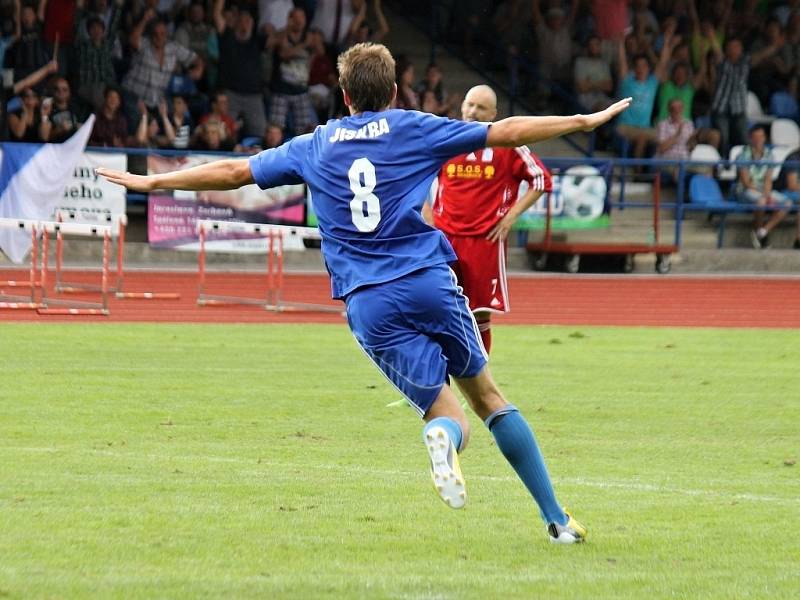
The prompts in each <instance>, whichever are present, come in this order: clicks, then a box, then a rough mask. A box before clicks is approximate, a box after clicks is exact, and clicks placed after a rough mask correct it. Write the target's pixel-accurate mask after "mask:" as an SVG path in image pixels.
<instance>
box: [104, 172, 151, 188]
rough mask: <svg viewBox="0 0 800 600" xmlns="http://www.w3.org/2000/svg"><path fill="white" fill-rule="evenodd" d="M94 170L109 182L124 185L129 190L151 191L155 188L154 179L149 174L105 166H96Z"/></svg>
mask: <svg viewBox="0 0 800 600" xmlns="http://www.w3.org/2000/svg"><path fill="white" fill-rule="evenodd" d="M95 172H96V173H97V174H98V175H100V176H101V177H105V178H106V179H108V181H110V182H111V183H116V184H117V185H121V186H124V187H126V188H128V189H129V190H134V191H137V192H151V191H153V190H154V189H155V181H154V179H153V177H151V176H149V175H134V174H133V173H127V172H125V171H115V170H114V169H106V168H105V167H97V168H96V169H95Z"/></svg>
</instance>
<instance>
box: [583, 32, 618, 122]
mask: <svg viewBox="0 0 800 600" xmlns="http://www.w3.org/2000/svg"><path fill="white" fill-rule="evenodd" d="M613 89H614V81H613V79H612V78H611V66H610V65H609V63H608V61H606V60H605V59H604V58H603V56H602V46H601V40H600V38H599V37H598V36H597V35H591V36H590V37H589V40H588V42H587V44H586V56H580V57H578V59H577V60H576V61H575V91H576V92H577V93H578V101H579V102H580V103H581V105H582V106H583V107H585V108H586V110H587V112H595V111H597V110H602V109H603V108H605V107H606V106H608V105H609V104H611V103H612V100H611V96H610V94H611V92H612V91H613Z"/></svg>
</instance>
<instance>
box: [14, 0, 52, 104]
mask: <svg viewBox="0 0 800 600" xmlns="http://www.w3.org/2000/svg"><path fill="white" fill-rule="evenodd" d="M42 16H43V15H42ZM19 31H20V35H19V39H18V40H17V42H16V44H14V46H13V48H12V49H11V58H12V61H13V66H14V80H15V81H19V80H20V79H24V78H25V77H27V76H28V75H30V74H31V73H33V72H34V71H36V70H37V69H39V68H40V67H43V66H44V65H46V64H47V63H48V61H49V60H50V55H49V54H48V52H47V50H46V49H45V44H44V38H43V37H42V21H41V17H39V16H37V14H36V11H35V10H34V8H33V6H31V5H29V4H23V5H22V9H21V10H20V30H19ZM37 96H38V95H37Z"/></svg>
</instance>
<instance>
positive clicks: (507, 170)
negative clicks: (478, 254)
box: [432, 146, 552, 236]
mask: <svg viewBox="0 0 800 600" xmlns="http://www.w3.org/2000/svg"><path fill="white" fill-rule="evenodd" d="M522 181H527V182H528V185H529V186H530V189H534V190H538V191H541V192H549V191H550V190H551V189H552V180H551V178H550V172H549V171H548V170H547V169H546V168H545V166H544V165H543V164H542V162H541V161H540V160H539V159H538V158H537V157H536V156H535V155H534V154H533V153H532V152H531V151H530V150H528V148H527V147H525V146H521V147H519V148H484V149H483V150H477V151H475V152H470V153H469V154H462V155H460V156H456V157H455V158H452V159H450V160H449V161H447V162H446V163H445V164H444V165H443V166H442V170H441V171H439V188H438V190H437V191H436V197H435V198H434V200H433V205H432V210H433V224H434V225H435V226H436V227H437V229H441V230H442V231H444V232H445V233H446V234H448V235H470V236H483V235H486V234H487V233H489V231H490V230H491V229H492V227H494V226H495V225H496V224H497V222H498V221H499V220H500V219H502V218H503V217H504V216H505V214H506V213H507V212H508V210H509V209H510V208H511V206H513V204H514V203H515V202H516V201H517V193H518V190H519V184H520V183H521V182H522Z"/></svg>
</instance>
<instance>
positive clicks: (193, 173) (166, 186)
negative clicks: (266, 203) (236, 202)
mask: <svg viewBox="0 0 800 600" xmlns="http://www.w3.org/2000/svg"><path fill="white" fill-rule="evenodd" d="M97 174H98V175H101V176H102V177H105V178H106V179H108V180H109V181H110V182H111V183H116V184H118V185H122V186H125V187H126V188H128V189H129V190H136V191H137V192H152V191H153V190H189V191H200V190H232V189H236V188H239V187H242V186H243V185H247V184H249V183H253V174H252V173H251V172H250V163H249V161H248V159H246V158H232V159H226V160H216V161H214V162H210V163H206V164H204V165H198V166H196V167H192V168H191V169H185V170H183V171H171V172H169V173H159V174H157V175H134V174H133V173H126V172H124V171H115V170H113V169H106V168H105V167H98V168H97Z"/></svg>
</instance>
